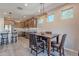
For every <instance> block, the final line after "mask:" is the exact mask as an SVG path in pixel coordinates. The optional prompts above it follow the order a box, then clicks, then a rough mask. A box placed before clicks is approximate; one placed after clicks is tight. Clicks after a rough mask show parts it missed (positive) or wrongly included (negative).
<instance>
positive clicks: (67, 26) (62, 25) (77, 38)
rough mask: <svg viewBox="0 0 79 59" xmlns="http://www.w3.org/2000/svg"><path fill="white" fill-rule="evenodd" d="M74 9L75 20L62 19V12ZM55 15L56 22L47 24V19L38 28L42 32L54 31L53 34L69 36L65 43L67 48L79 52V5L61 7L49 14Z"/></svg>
mask: <svg viewBox="0 0 79 59" xmlns="http://www.w3.org/2000/svg"><path fill="white" fill-rule="evenodd" d="M70 7H73V9H74V18H73V19H69V20H68V19H67V20H63V19H61V10H63V9H66V8H70ZM52 12H54V13H55V20H54V21H53V22H51V23H48V22H47V18H45V19H44V20H45V21H44V24H43V25H41V26H39V25H38V26H37V27H38V28H41V30H42V31H43V30H47V31H52V32H53V33H59V34H64V33H65V34H67V38H66V41H65V48H68V49H72V50H75V51H78V50H79V46H78V45H79V4H77V3H76V4H65V5H63V6H61V7H58V8H56V9H54V10H52V11H50V12H48V14H49V13H52Z"/></svg>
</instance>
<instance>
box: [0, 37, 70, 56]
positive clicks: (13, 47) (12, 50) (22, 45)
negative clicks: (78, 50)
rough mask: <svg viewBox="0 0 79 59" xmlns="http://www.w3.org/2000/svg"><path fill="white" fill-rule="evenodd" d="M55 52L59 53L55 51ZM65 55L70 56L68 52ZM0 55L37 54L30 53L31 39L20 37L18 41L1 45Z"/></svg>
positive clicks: (44, 54)
mask: <svg viewBox="0 0 79 59" xmlns="http://www.w3.org/2000/svg"><path fill="white" fill-rule="evenodd" d="M54 54H56V55H57V53H55V52H54ZM65 55H67V56H70V54H69V53H67V52H65ZM0 56H35V54H31V53H30V48H29V40H28V39H25V38H23V37H19V38H18V42H17V43H13V44H12V43H10V44H8V45H4V46H0ZM38 56H47V52H46V51H45V53H40V54H39V55H38Z"/></svg>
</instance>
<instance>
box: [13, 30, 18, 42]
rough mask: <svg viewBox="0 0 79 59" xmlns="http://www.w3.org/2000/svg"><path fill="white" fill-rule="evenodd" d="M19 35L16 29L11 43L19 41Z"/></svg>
mask: <svg viewBox="0 0 79 59" xmlns="http://www.w3.org/2000/svg"><path fill="white" fill-rule="evenodd" d="M17 37H18V35H17V32H16V31H14V32H12V36H11V43H14V42H17Z"/></svg>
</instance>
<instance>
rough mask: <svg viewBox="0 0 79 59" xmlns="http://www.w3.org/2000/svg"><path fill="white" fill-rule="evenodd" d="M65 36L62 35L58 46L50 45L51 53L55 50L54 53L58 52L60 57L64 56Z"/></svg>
mask: <svg viewBox="0 0 79 59" xmlns="http://www.w3.org/2000/svg"><path fill="white" fill-rule="evenodd" d="M66 36H67V34H63V36H62V39H61V42H60V43H59V44H52V45H51V46H52V48H53V51H55V48H56V49H57V50H56V51H57V52H59V55H60V56H61V55H62V54H63V56H64V55H65V54H64V43H65V39H66Z"/></svg>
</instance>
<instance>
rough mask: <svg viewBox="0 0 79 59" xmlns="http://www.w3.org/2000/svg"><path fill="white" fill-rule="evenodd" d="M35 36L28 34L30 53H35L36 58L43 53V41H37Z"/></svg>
mask: <svg viewBox="0 0 79 59" xmlns="http://www.w3.org/2000/svg"><path fill="white" fill-rule="evenodd" d="M37 37H38V36H37V35H35V34H30V41H29V42H30V48H31V53H32V51H34V52H36V56H37V55H38V54H39V53H41V52H44V42H43V41H41V40H40V41H39V40H38V39H37Z"/></svg>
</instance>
